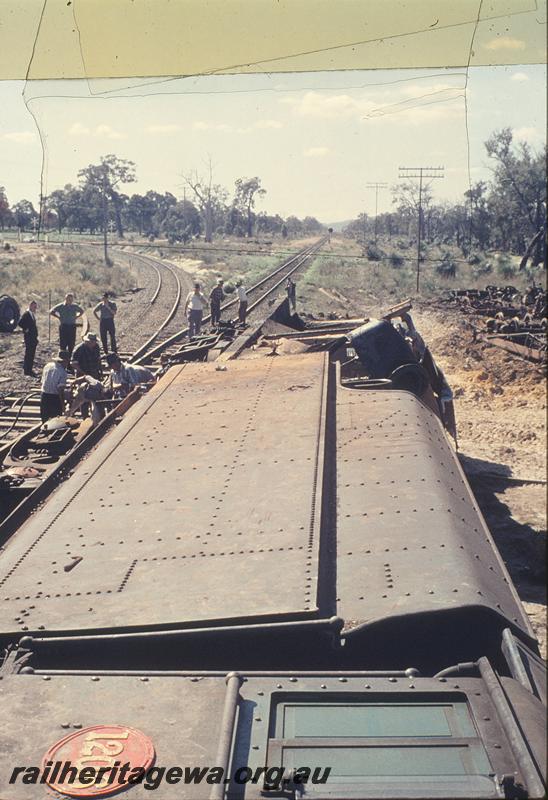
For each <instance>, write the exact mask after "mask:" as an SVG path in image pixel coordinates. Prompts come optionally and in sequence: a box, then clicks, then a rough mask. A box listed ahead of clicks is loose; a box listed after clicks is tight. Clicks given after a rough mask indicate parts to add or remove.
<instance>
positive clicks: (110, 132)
mask: <svg viewBox="0 0 548 800" xmlns="http://www.w3.org/2000/svg"><path fill="white" fill-rule="evenodd" d="M68 134H69V136H97V137H99V138H105V139H127V134H125V133H120V132H119V131H115V130H114V128H111V127H110V125H97V127H96V128H94V129H93V130H91V129H90V128H88V127H87V126H86V125H82V123H81V122H74V123H73V124H72V125H71V126H70V128H69V129H68Z"/></svg>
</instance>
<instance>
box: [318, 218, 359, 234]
mask: <svg viewBox="0 0 548 800" xmlns="http://www.w3.org/2000/svg"><path fill="white" fill-rule="evenodd" d="M351 222H353V220H351V219H344V220H343V221H342V222H324V225H325V227H326V228H333V230H334V231H335V233H340V232H341V231H342V230H343V228H346V226H347V225H350V223H351Z"/></svg>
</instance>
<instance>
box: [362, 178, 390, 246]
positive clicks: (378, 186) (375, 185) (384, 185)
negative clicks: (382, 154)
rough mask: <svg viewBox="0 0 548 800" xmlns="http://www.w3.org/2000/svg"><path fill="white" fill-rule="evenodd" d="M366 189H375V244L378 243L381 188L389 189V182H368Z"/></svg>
mask: <svg viewBox="0 0 548 800" xmlns="http://www.w3.org/2000/svg"><path fill="white" fill-rule="evenodd" d="M365 188H366V189H374V190H375V244H377V215H378V210H379V189H387V188H388V184H387V183H378V182H375V183H366V184H365Z"/></svg>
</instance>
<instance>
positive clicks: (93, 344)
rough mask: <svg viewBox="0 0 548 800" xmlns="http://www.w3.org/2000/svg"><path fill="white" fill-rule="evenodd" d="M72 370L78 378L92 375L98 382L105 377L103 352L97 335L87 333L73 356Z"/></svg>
mask: <svg viewBox="0 0 548 800" xmlns="http://www.w3.org/2000/svg"><path fill="white" fill-rule="evenodd" d="M72 368H73V369H74V373H75V375H76V377H79V376H81V375H91V376H92V377H93V378H95V379H96V380H101V378H102V377H103V368H102V365H101V350H100V349H99V344H98V342H97V335H96V334H95V333H87V334H86V335H85V336H83V337H82V341H81V342H80V344H79V345H78V346H77V347H75V348H74V352H73V354H72Z"/></svg>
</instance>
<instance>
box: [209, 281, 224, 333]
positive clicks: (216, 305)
mask: <svg viewBox="0 0 548 800" xmlns="http://www.w3.org/2000/svg"><path fill="white" fill-rule="evenodd" d="M224 299H225V293H224V291H223V279H222V278H219V279H218V281H217V286H215V288H214V289H212V290H211V294H210V295H209V305H210V308H211V324H212V325H218V324H219V322H220V321H221V303H222V302H223V300H224Z"/></svg>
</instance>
